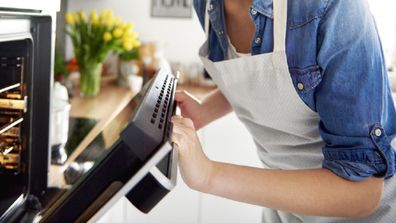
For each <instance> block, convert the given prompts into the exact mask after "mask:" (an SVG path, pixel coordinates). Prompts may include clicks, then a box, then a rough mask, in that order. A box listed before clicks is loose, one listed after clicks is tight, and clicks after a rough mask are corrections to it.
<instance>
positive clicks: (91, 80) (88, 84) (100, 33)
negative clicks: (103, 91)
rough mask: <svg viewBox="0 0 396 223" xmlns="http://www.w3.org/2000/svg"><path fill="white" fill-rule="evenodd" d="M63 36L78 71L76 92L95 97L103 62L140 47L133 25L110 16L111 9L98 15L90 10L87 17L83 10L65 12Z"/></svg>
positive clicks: (111, 14) (98, 87) (98, 88)
mask: <svg viewBox="0 0 396 223" xmlns="http://www.w3.org/2000/svg"><path fill="white" fill-rule="evenodd" d="M65 19H66V23H67V30H66V32H67V34H68V35H69V36H70V38H71V41H72V44H73V49H74V55H75V57H76V59H77V61H78V66H79V71H80V93H81V95H84V96H95V95H97V94H98V93H99V90H100V80H101V74H102V64H103V61H104V60H105V59H106V58H107V56H108V55H109V54H110V53H111V52H128V51H133V50H134V49H135V50H136V48H137V47H139V46H140V42H139V40H138V34H137V33H136V32H134V31H133V28H134V27H133V24H132V23H126V22H125V21H122V19H121V18H120V17H119V16H114V15H113V12H112V11H111V10H103V11H102V12H101V13H100V14H99V15H98V13H97V12H96V11H91V12H90V14H89V18H86V15H85V13H84V12H83V11H80V12H76V13H71V12H70V13H66V14H65Z"/></svg>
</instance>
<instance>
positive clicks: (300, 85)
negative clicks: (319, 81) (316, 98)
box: [297, 83, 304, 91]
mask: <svg viewBox="0 0 396 223" xmlns="http://www.w3.org/2000/svg"><path fill="white" fill-rule="evenodd" d="M297 88H298V90H300V91H302V90H303V89H304V85H303V84H302V83H298V84H297Z"/></svg>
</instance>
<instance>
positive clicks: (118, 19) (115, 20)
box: [114, 16, 122, 26]
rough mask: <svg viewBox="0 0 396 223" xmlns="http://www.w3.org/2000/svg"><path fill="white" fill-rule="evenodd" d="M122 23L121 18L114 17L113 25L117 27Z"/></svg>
mask: <svg viewBox="0 0 396 223" xmlns="http://www.w3.org/2000/svg"><path fill="white" fill-rule="evenodd" d="M121 22H122V20H121V17H119V16H116V17H114V24H115V25H116V26H118V25H119V24H120V23H121Z"/></svg>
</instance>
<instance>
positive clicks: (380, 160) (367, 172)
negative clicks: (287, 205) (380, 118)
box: [323, 125, 396, 181]
mask: <svg viewBox="0 0 396 223" xmlns="http://www.w3.org/2000/svg"><path fill="white" fill-rule="evenodd" d="M370 137H371V140H372V141H373V144H374V145H375V148H361V149H348V148H328V147H327V146H325V147H324V148H323V155H324V158H325V159H324V161H323V168H325V169H329V170H330V171H332V172H333V173H334V174H336V175H337V176H340V177H342V178H344V179H347V180H350V181H361V180H364V179H366V178H368V177H372V176H374V177H384V178H385V179H387V178H390V177H392V176H393V175H394V173H395V163H396V162H395V159H396V154H395V150H394V148H392V146H391V140H392V137H387V136H386V134H385V131H384V130H383V129H382V128H381V126H379V125H375V126H374V127H373V128H372V130H371V132H370Z"/></svg>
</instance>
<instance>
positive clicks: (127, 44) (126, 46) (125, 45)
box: [122, 41, 133, 51]
mask: <svg viewBox="0 0 396 223" xmlns="http://www.w3.org/2000/svg"><path fill="white" fill-rule="evenodd" d="M122 47H123V48H124V49H125V50H126V51H131V50H132V49H133V43H132V42H131V41H126V42H123V43H122Z"/></svg>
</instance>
